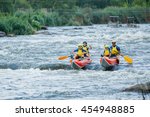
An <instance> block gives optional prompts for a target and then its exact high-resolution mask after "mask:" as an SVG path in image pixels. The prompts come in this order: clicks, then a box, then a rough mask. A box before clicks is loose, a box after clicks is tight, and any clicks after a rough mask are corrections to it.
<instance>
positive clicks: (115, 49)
mask: <svg viewBox="0 0 150 117" xmlns="http://www.w3.org/2000/svg"><path fill="white" fill-rule="evenodd" d="M111 54H114V55H118V54H119V52H118V50H117V48H116V46H115V47H112V49H111Z"/></svg>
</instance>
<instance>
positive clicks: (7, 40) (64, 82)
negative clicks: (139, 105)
mask: <svg viewBox="0 0 150 117" xmlns="http://www.w3.org/2000/svg"><path fill="white" fill-rule="evenodd" d="M139 26H140V27H139V28H127V27H125V26H124V27H120V28H112V27H107V25H92V26H79V27H75V26H70V27H67V26H66V27H49V30H48V31H47V32H46V34H35V35H29V36H16V37H3V38H0V99H15V100H23V99H32V100H33V99H48V100H51V99H65V100H66V99H67V100H70V99H75V100H78V99H79V100H82V99H92V100H95V99H98V100H99V99H102V100H103V99H108V100H116V99H117V100H123V99H125V100H126V99H127V100H128V99H131V100H132V99H133V100H134V99H136V100H137V99H139V100H141V99H143V98H142V94H141V92H138V93H134V92H122V90H123V89H125V88H127V87H130V86H132V85H135V84H140V83H145V82H148V81H150V62H149V61H150V58H149V57H150V49H149V48H150V24H142V25H139ZM112 40H116V41H117V44H118V45H119V46H120V48H121V51H122V53H123V54H124V55H128V56H130V57H131V58H133V60H134V63H133V64H132V65H129V64H127V63H126V62H125V61H124V59H123V58H120V65H119V66H118V67H117V69H115V70H113V71H103V69H102V68H101V66H100V62H99V59H100V55H101V53H102V52H103V45H104V44H109V45H110V44H111V41H112ZM83 41H87V42H88V44H90V45H91V46H92V47H93V48H92V49H91V50H90V53H91V59H92V60H93V62H92V64H90V65H89V66H88V67H87V69H85V70H74V69H72V68H71V67H70V63H69V60H70V59H66V60H63V61H60V60H58V59H57V58H58V57H59V56H65V55H70V53H71V52H72V50H74V49H76V47H77V44H78V43H82V42H83ZM145 97H146V99H150V95H148V94H147V95H145Z"/></svg>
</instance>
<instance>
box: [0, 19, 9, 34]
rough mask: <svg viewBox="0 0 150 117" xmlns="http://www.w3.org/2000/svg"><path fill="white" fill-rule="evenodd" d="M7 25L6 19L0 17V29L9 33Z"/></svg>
mask: <svg viewBox="0 0 150 117" xmlns="http://www.w3.org/2000/svg"><path fill="white" fill-rule="evenodd" d="M9 30H10V29H9V25H8V23H7V22H6V19H1V20H0V31H3V32H5V33H6V34H8V33H9Z"/></svg>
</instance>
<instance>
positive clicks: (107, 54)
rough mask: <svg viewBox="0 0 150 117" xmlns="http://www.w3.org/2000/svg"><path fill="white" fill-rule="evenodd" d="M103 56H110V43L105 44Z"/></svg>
mask: <svg viewBox="0 0 150 117" xmlns="http://www.w3.org/2000/svg"><path fill="white" fill-rule="evenodd" d="M103 56H106V57H110V49H109V46H108V45H106V44H105V45H104V53H103Z"/></svg>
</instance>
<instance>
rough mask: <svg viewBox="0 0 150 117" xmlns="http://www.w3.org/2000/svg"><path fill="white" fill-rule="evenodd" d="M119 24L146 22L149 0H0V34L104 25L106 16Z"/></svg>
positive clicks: (148, 15)
mask: <svg viewBox="0 0 150 117" xmlns="http://www.w3.org/2000/svg"><path fill="white" fill-rule="evenodd" d="M110 15H112V16H119V18H120V22H121V23H126V22H127V17H134V19H135V22H136V23H149V22H150V0H0V31H3V32H5V33H6V34H9V33H13V34H15V35H22V34H33V33H35V32H36V31H37V30H40V29H41V28H42V27H43V26H72V25H73V26H81V25H91V24H105V23H107V22H108V18H109V16H110Z"/></svg>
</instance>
